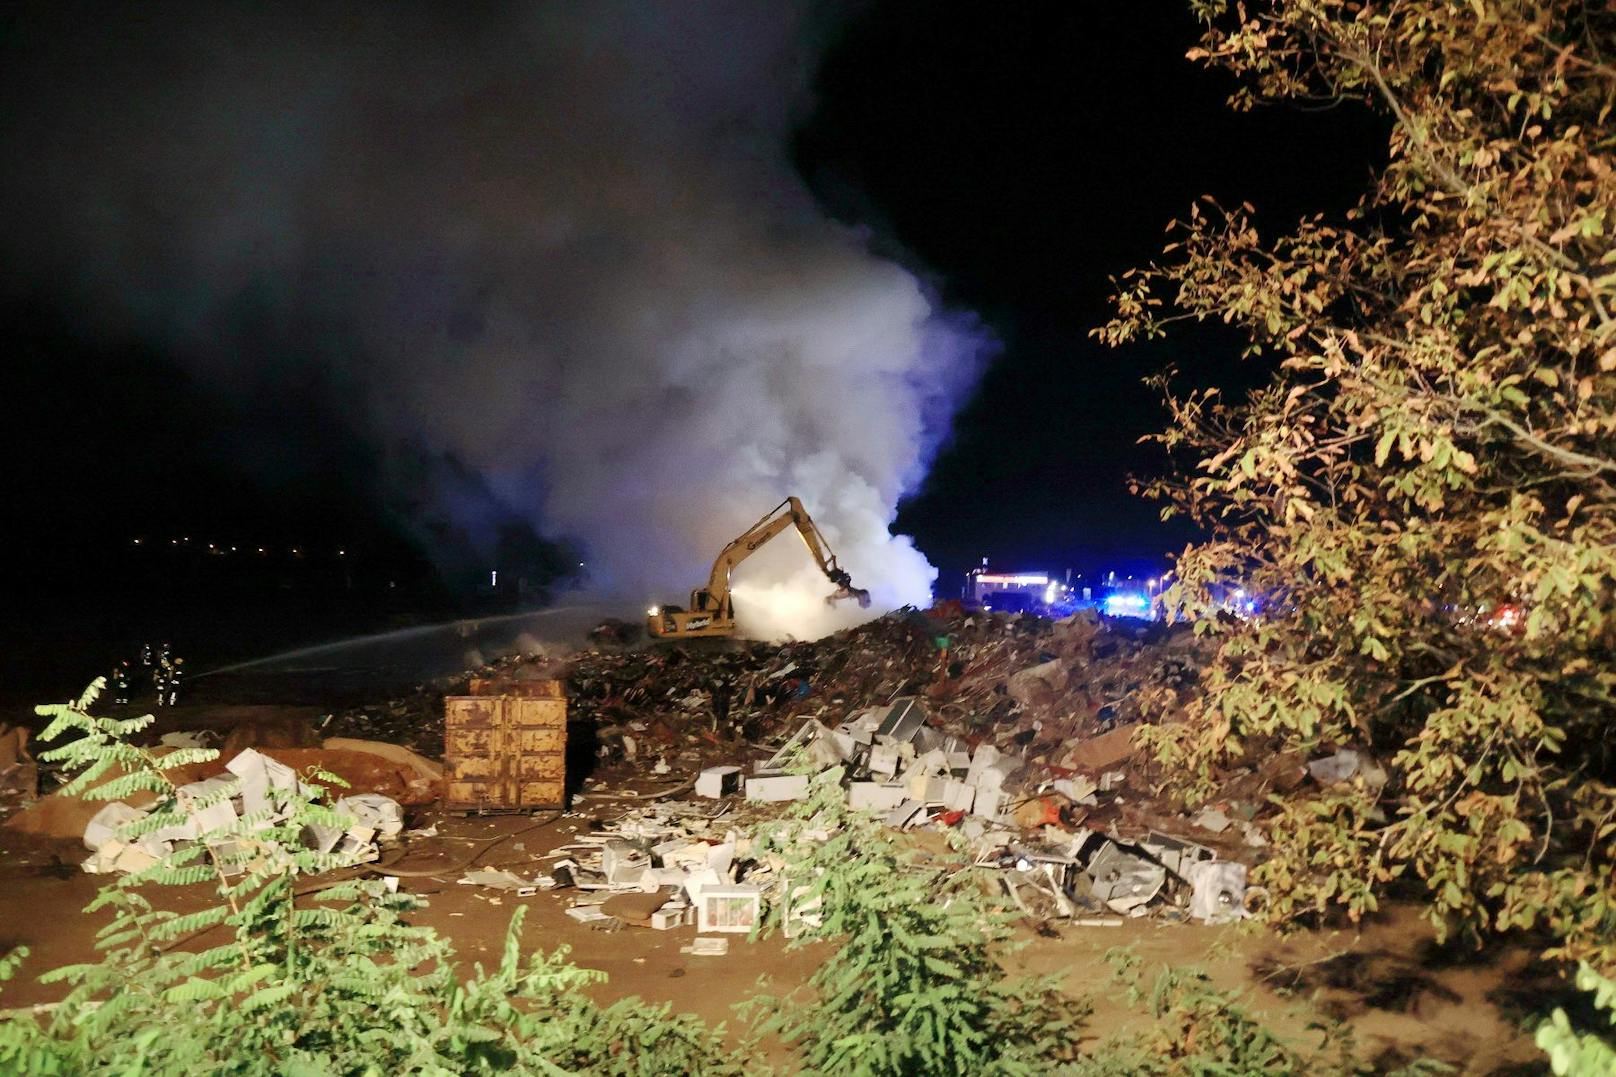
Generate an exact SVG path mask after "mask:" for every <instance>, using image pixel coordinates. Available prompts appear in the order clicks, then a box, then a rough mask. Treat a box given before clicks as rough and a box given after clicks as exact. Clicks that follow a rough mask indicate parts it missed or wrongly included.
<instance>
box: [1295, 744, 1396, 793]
mask: <svg viewBox="0 0 1616 1077" xmlns="http://www.w3.org/2000/svg"><path fill="white" fill-rule="evenodd" d="M1307 772H1308V773H1309V774H1311V775H1312V776H1313V780H1314V781H1316V782H1318V783H1319V784H1320V785H1335V784H1336V783H1337V782H1345V781H1351V780H1352V779H1353V778H1354V777H1358V778H1362V779H1363V782H1364V784H1365V785H1367V786H1368V787H1369V788H1371V789H1379V788H1380V787H1381V786H1383V785H1385V784H1386V771H1385V770H1383V769H1382V768H1381V767H1380V766H1379V765H1378V764H1377V763H1375V761H1374V760H1372V759H1370V758H1369V757H1368V756H1367V755H1364V754H1362V753H1361V752H1356V751H1354V750H1352V749H1351V748H1343V749H1342V750H1341V751H1339V752H1336V753H1335V754H1334V755H1327V756H1325V757H1324V758H1323V759H1315V760H1313V761H1312V762H1311V763H1309V764H1308V765H1307Z"/></svg>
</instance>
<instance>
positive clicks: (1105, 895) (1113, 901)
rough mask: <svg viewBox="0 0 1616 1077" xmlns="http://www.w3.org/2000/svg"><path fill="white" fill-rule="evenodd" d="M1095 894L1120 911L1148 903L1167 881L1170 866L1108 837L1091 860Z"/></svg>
mask: <svg viewBox="0 0 1616 1077" xmlns="http://www.w3.org/2000/svg"><path fill="white" fill-rule="evenodd" d="M1088 875H1089V879H1090V881H1091V883H1092V884H1093V887H1094V896H1095V897H1096V898H1098V899H1099V900H1101V901H1103V902H1105V904H1106V905H1108V906H1109V907H1110V908H1111V909H1113V910H1114V911H1116V912H1128V911H1130V910H1132V909H1135V908H1138V907H1140V906H1142V905H1145V904H1146V903H1147V902H1149V901H1150V900H1151V899H1152V898H1154V897H1155V896H1156V895H1157V894H1159V893H1161V889H1162V887H1163V886H1165V885H1167V869H1166V868H1164V867H1162V865H1160V864H1154V863H1152V862H1150V861H1149V860H1146V859H1145V858H1144V857H1142V856H1134V855H1133V854H1131V853H1127V852H1124V851H1123V849H1122V847H1121V846H1120V845H1118V844H1116V843H1115V842H1111V841H1108V842H1106V843H1105V844H1104V845H1103V846H1101V847H1100V850H1099V852H1097V853H1095V854H1094V856H1093V857H1092V858H1091V859H1090V860H1089V863H1088Z"/></svg>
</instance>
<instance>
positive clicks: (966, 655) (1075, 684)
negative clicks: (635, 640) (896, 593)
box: [517, 604, 1199, 766]
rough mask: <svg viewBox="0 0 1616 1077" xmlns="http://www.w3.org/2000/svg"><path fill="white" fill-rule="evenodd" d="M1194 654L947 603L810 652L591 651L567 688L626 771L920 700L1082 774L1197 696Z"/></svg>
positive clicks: (964, 729)
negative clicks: (1112, 737) (1072, 754)
mask: <svg viewBox="0 0 1616 1077" xmlns="http://www.w3.org/2000/svg"><path fill="white" fill-rule="evenodd" d="M1197 647H1198V643H1197V640H1196V637H1195V636H1194V634H1193V633H1191V632H1190V631H1188V630H1187V629H1185V628H1182V627H1180V628H1167V627H1165V626H1161V625H1141V624H1137V623H1136V624H1131V625H1124V624H1121V623H1118V622H1107V621H1103V620H1101V619H1100V618H1098V617H1094V616H1092V615H1082V614H1080V615H1077V616H1074V617H1071V618H1068V619H1066V620H1064V621H1058V622H1052V621H1048V620H1045V619H1042V618H1038V617H1032V616H1024V615H1008V616H1007V615H1004V614H992V613H967V612H966V611H965V610H964V609H963V608H961V607H959V606H958V605H957V604H945V605H942V606H938V607H936V608H934V609H931V610H928V611H917V610H900V611H898V612H896V613H892V614H889V615H887V616H885V617H881V618H878V619H876V620H874V621H871V622H869V623H868V624H865V625H862V626H860V627H858V628H855V629H851V630H848V631H845V632H839V633H836V634H835V635H832V636H827V637H825V638H823V639H819V640H814V641H811V642H802V643H787V644H767V643H750V644H737V645H735V646H734V647H733V648H732V649H730V650H726V651H696V650H693V649H689V650H687V649H685V648H677V647H676V648H670V649H649V650H640V651H621V650H610V649H608V650H593V651H587V652H584V653H582V654H580V655H577V656H575V657H574V658H573V659H572V660H571V661H570V662H569V663H568V665H567V667H566V670H565V676H566V681H567V697H568V700H569V707H570V710H571V716H572V720H573V721H574V722H575V723H582V724H584V725H586V726H589V727H592V728H593V730H594V733H595V736H596V738H597V741H598V743H599V744H600V745H601V747H602V750H603V752H604V753H605V754H607V755H609V756H613V757H624V756H627V757H637V756H641V755H644V754H646V753H651V754H658V755H661V754H665V753H666V752H668V751H670V750H677V749H678V748H681V747H683V746H685V745H686V744H687V743H688V742H689V741H691V740H692V739H700V740H704V741H706V742H709V743H715V744H716V743H722V742H726V741H729V742H734V741H746V742H752V743H757V742H759V741H765V740H768V739H771V738H772V737H773V736H775V735H777V734H778V733H779V732H780V731H781V730H784V729H794V728H796V727H797V726H798V725H800V724H801V722H802V721H803V720H804V719H806V718H821V719H826V718H829V717H832V716H837V715H842V714H846V713H847V712H848V711H849V710H850V709H854V708H860V707H866V706H869V705H871V704H872V703H885V702H890V701H891V700H893V699H896V698H898V697H900V696H904V695H918V696H921V697H923V698H924V699H925V700H926V702H927V703H928V705H929V706H930V707H931V709H932V712H933V715H934V722H935V723H936V724H937V725H938V726H939V727H940V728H943V729H945V730H947V731H948V732H950V733H952V734H954V735H956V736H959V737H961V738H965V739H968V740H970V741H971V742H973V743H978V742H982V741H987V742H990V743H992V744H994V745H995V746H996V747H999V748H1001V749H1003V750H1006V751H1014V752H1016V753H1018V754H1023V755H1026V756H1028V757H1029V758H1031V759H1033V760H1035V761H1037V762H1041V763H1051V764H1054V765H1062V766H1069V765H1071V764H1070V762H1069V761H1067V760H1066V759H1065V758H1064V756H1065V753H1066V752H1067V750H1068V749H1069V748H1070V746H1071V745H1072V743H1073V742H1075V741H1076V740H1078V739H1082V738H1087V737H1090V736H1093V735H1094V734H1097V733H1101V732H1104V731H1106V730H1108V729H1111V728H1114V727H1116V726H1120V725H1127V724H1130V723H1133V722H1137V721H1140V720H1141V719H1144V718H1149V719H1151V720H1158V719H1160V718H1162V717H1164V716H1163V715H1161V714H1159V713H1150V714H1147V713H1146V706H1145V701H1146V700H1147V699H1159V698H1163V697H1164V695H1165V696H1166V697H1169V698H1170V697H1171V696H1172V695H1173V694H1174V693H1175V692H1177V691H1187V690H1189V689H1190V688H1192V687H1193V685H1194V683H1195V680H1196V677H1197V670H1198V665H1199V659H1198V655H1197ZM517 661H518V662H520V661H521V660H517ZM1156 689H1166V690H1167V691H1166V692H1165V693H1163V692H1161V691H1153V690H1156ZM625 737H626V738H628V740H629V741H630V742H632V746H630V745H629V744H627V743H625V741H624V738H625Z"/></svg>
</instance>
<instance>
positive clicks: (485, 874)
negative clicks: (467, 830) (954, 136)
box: [459, 868, 545, 895]
mask: <svg viewBox="0 0 1616 1077" xmlns="http://www.w3.org/2000/svg"><path fill="white" fill-rule="evenodd" d="M459 882H460V883H462V884H463V885H466V886H484V887H488V888H489V889H491V890H509V891H511V892H513V893H516V894H518V895H520V894H522V892H523V891H527V892H528V893H532V892H533V891H534V890H542V889H545V888H544V887H541V886H539V884H538V882H537V881H536V880H533V881H530V880H528V879H524V878H522V877H521V876H520V875H517V874H516V873H515V872H513V871H505V870H503V869H500V868H478V869H476V870H475V871H468V872H466V873H465V874H464V875H462V876H461V877H460V879H459Z"/></svg>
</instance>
